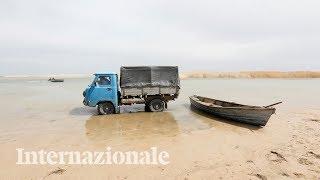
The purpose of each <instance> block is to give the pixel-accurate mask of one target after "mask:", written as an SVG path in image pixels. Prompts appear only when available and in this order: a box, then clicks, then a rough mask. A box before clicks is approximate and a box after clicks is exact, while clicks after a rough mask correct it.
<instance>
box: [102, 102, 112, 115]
mask: <svg viewBox="0 0 320 180" xmlns="http://www.w3.org/2000/svg"><path fill="white" fill-rule="evenodd" d="M114 112H115V111H114V107H113V104H112V103H110V102H105V103H100V104H99V105H98V113H99V114H100V115H106V114H113V113H114Z"/></svg>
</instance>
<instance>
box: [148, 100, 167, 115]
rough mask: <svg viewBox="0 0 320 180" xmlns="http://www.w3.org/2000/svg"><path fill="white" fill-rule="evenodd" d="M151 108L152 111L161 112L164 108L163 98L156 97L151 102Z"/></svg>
mask: <svg viewBox="0 0 320 180" xmlns="http://www.w3.org/2000/svg"><path fill="white" fill-rule="evenodd" d="M149 109H150V111H151V112H161V111H163V110H164V101H162V100H161V99H154V100H152V101H150V103H149Z"/></svg>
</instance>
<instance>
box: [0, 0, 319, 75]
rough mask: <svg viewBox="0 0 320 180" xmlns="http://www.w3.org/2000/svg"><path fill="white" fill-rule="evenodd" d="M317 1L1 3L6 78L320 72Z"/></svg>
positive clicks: (0, 50)
mask: <svg viewBox="0 0 320 180" xmlns="http://www.w3.org/2000/svg"><path fill="white" fill-rule="evenodd" d="M319 7H320V1H318V0H304V1H302V0H241V1H239V0H223V1H222V0H193V1H190V0H117V1H114V0H112V1H109V0H55V1H49V0H28V1H27V0H0V63H1V65H0V74H2V75H7V74H10V75H14V74H50V73H91V72H95V71H117V70H118V69H119V66H121V65H179V66H180V68H181V70H182V71H192V70H212V71H241V70H320V11H319Z"/></svg>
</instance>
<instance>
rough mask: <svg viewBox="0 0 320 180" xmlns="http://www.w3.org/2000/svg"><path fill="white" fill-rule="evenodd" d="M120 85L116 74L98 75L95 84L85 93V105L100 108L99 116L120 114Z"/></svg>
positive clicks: (95, 75) (95, 76)
mask: <svg viewBox="0 0 320 180" xmlns="http://www.w3.org/2000/svg"><path fill="white" fill-rule="evenodd" d="M119 93H120V91H119V83H118V75H117V74H116V73H113V72H110V73H96V74H94V79H93V82H92V83H91V84H90V85H89V86H88V87H87V88H86V89H85V91H84V92H83V96H84V100H83V104H84V105H86V106H89V107H96V106H98V112H99V114H113V113H119V112H120V107H119V101H120V100H119V97H120V95H119Z"/></svg>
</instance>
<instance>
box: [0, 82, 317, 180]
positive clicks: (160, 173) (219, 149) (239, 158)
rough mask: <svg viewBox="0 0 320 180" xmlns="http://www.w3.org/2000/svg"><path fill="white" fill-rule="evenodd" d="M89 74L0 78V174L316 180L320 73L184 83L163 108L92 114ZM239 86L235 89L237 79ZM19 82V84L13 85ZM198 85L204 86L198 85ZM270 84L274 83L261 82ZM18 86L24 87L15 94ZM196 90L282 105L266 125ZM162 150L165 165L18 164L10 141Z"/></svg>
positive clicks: (48, 146)
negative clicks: (199, 104)
mask: <svg viewBox="0 0 320 180" xmlns="http://www.w3.org/2000/svg"><path fill="white" fill-rule="evenodd" d="M89 82H90V80H89V79H74V80H70V81H66V82H65V83H62V84H50V83H48V82H45V81H40V80H39V81H38V80H36V81H28V82H26V81H25V80H22V81H15V82H11V81H9V82H8V81H2V82H1V83H0V85H1V89H0V95H1V98H2V99H3V100H2V101H1V102H0V107H1V109H2V112H1V120H0V128H1V131H0V145H1V148H0V153H1V154H2V158H1V162H0V169H1V170H0V177H2V178H17V179H42V178H44V179H56V178H61V179H75V178H79V179H88V178H91V179H106V178H111V179H150V178H153V179H200V178H204V179H231V178H232V179H293V178H294V179H296V178H301V179H317V178H319V177H320V158H319V157H320V150H319V147H320V131H319V129H320V108H319V107H320V102H319V99H317V98H318V97H317V96H318V94H317V92H320V86H319V84H320V83H319V82H320V81H319V80H262V81H257V80H195V81H192V80H187V81H182V88H183V90H182V92H181V96H180V97H179V99H178V100H177V101H176V102H172V103H170V104H169V109H168V110H167V111H166V112H162V113H146V112H142V111H143V106H133V107H129V106H126V107H123V108H122V111H123V113H122V114H117V115H110V116H97V115H96V110H95V109H94V108H87V107H83V106H82V104H81V101H82V97H81V92H82V90H83V88H84V87H85V86H86V84H89ZM234 84H236V85H237V86H236V88H235V86H233V85H234ZM17 87H19V88H18V89H17ZM195 87H202V88H195ZM267 87H269V88H271V89H272V91H270V89H267ZM21 90H23V94H20V92H21ZM192 94H201V95H205V96H211V97H217V98H220V99H225V100H231V101H236V102H241V103H246V104H257V105H266V104H271V103H272V102H274V101H277V100H283V101H284V102H285V103H284V104H283V105H280V106H278V111H277V114H275V115H273V116H272V117H271V119H270V121H269V123H268V124H267V126H265V127H264V128H259V127H255V126H250V125H246V124H241V123H236V122H232V121H227V120H223V119H219V118H216V117H212V116H209V115H208V114H205V113H202V112H199V111H197V110H193V109H190V107H189V102H188V99H187V96H189V95H192ZM107 146H110V147H112V148H113V150H119V151H129V150H135V151H142V150H147V149H149V148H150V147H154V146H155V147H158V148H159V149H160V150H165V151H168V152H169V154H170V164H169V165H166V166H161V165H150V166H139V165H100V166H99V165H92V166H89V165H88V166H80V165H57V166H49V165H44V166H43V165H16V164H15V163H16V161H17V153H16V150H15V149H16V148H24V149H26V150H40V149H45V150H54V151H71V150H72V151H87V150H88V151H104V150H105V148H106V147H107Z"/></svg>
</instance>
